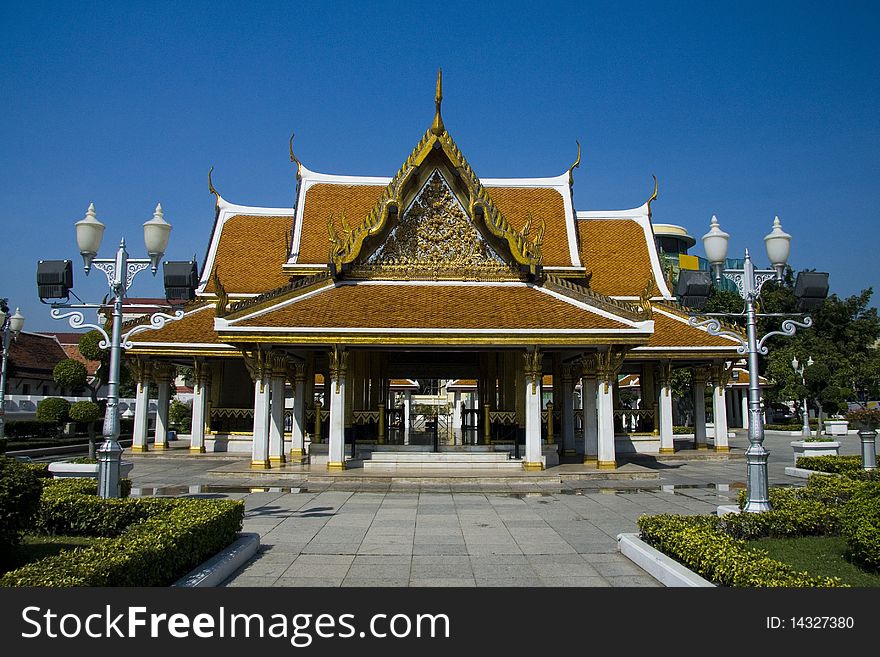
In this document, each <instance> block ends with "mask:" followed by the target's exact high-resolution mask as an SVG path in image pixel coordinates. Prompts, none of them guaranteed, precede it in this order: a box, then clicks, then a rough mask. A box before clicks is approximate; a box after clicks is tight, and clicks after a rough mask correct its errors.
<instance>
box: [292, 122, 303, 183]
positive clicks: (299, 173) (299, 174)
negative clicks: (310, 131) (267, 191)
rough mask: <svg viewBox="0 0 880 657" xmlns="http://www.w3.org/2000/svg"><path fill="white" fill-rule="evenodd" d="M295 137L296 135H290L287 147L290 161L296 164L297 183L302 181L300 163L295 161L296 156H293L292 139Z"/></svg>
mask: <svg viewBox="0 0 880 657" xmlns="http://www.w3.org/2000/svg"><path fill="white" fill-rule="evenodd" d="M295 135H296V133H293V132H291V133H290V144H289V146H290V161H291V162H294V163H295V164H296V179H297V181H299V180H301V179H302V168H303V167H302V162H300V161H299V160H298V159H297V157H296V155H294V154H293V138H294V136H295Z"/></svg>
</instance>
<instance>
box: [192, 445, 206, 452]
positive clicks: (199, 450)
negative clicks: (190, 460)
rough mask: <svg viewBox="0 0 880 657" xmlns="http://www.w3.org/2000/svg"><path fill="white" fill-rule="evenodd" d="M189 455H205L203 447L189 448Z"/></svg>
mask: <svg viewBox="0 0 880 657" xmlns="http://www.w3.org/2000/svg"><path fill="white" fill-rule="evenodd" d="M189 453H190V454H204V453H205V446H204V445H202V446H201V447H190V448H189Z"/></svg>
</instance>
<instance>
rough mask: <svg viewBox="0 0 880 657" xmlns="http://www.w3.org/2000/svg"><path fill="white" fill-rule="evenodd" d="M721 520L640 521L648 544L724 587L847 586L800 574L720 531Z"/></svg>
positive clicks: (663, 517)
mask: <svg viewBox="0 0 880 657" xmlns="http://www.w3.org/2000/svg"><path fill="white" fill-rule="evenodd" d="M748 515H763V514H748ZM719 520H721V518H715V517H713V516H674V515H659V516H642V517H641V518H639V520H638V526H639V531H640V532H641V537H642V539H643V540H644V541H645V542H646V543H648V544H649V545H652V546H653V547H655V548H656V549H658V550H660V551H661V552H664V553H665V554H667V555H669V556H671V557H672V558H674V559H675V560H676V561H678V562H680V563H682V564H683V565H685V566H687V567H688V568H690V569H691V570H693V571H695V572H696V573H698V574H699V575H701V576H702V577H704V578H706V579H708V580H710V581H712V582H714V583H716V584H718V585H721V586H740V587H755V586H761V587H770V586H773V587H777V586H793V587H816V586H822V587H832V586H842V584H841V582H840V580H839V579H838V578H836V577H834V578H827V577H813V576H811V575H809V574H808V573H803V572H801V573H799V572H797V571H795V570H794V569H793V568H792V567H791V566H788V565H786V564H784V563H782V562H780V561H776V560H775V559H771V558H770V557H769V556H768V555H767V553H766V552H764V551H763V550H750V549H749V548H748V547H747V546H746V544H745V542H744V541H742V540H739V539H736V538H733V537H732V536H730V535H728V534H726V533H725V532H724V531H721V530H720V529H719V528H718V526H717V522H718V521H719Z"/></svg>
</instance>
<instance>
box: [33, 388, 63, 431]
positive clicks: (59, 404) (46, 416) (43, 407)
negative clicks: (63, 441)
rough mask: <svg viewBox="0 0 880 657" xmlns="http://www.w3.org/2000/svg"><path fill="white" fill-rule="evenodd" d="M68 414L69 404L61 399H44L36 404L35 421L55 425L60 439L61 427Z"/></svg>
mask: <svg viewBox="0 0 880 657" xmlns="http://www.w3.org/2000/svg"><path fill="white" fill-rule="evenodd" d="M69 412H70V402H69V401H67V400H66V399H64V398H63V397H46V398H45V399H44V400H42V401H41V402H40V403H39V404H37V420H39V421H40V422H52V423H53V424H55V425H56V427H57V429H58V437H59V438H60V437H61V427H62V425H63V424H64V423H65V422H66V421H67V417H68V413H69Z"/></svg>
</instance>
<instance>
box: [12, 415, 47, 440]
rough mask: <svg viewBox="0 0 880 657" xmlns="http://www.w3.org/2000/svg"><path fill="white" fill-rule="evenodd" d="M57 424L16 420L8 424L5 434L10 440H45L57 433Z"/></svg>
mask: <svg viewBox="0 0 880 657" xmlns="http://www.w3.org/2000/svg"><path fill="white" fill-rule="evenodd" d="M57 428H58V424H57V423H56V422H40V421H39V420H15V421H14V422H7V423H6V427H5V433H6V436H7V437H8V438H12V439H15V440H26V439H28V438H43V437H45V436H52V435H54V434H55V433H56V430H57Z"/></svg>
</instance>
